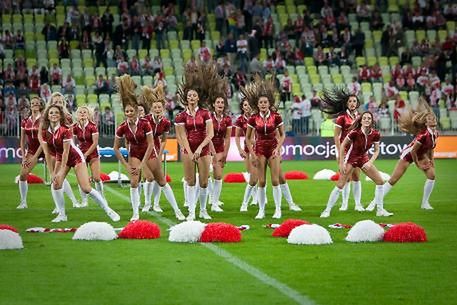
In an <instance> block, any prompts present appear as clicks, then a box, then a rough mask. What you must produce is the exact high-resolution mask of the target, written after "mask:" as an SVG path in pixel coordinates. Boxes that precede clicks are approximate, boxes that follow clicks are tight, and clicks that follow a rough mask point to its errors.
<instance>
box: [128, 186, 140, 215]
mask: <svg viewBox="0 0 457 305" xmlns="http://www.w3.org/2000/svg"><path fill="white" fill-rule="evenodd" d="M130 201H131V203H132V210H133V214H135V215H138V214H139V210H138V209H139V208H140V193H139V192H138V187H131V188H130Z"/></svg>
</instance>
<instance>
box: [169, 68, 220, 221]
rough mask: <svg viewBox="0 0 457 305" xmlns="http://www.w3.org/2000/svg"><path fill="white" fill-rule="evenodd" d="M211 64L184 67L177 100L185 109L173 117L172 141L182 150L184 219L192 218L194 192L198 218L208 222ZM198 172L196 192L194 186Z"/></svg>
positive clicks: (211, 126) (193, 212) (214, 69)
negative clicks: (174, 134)
mask: <svg viewBox="0 0 457 305" xmlns="http://www.w3.org/2000/svg"><path fill="white" fill-rule="evenodd" d="M216 69H217V68H216V66H215V65H214V63H208V64H204V63H201V62H199V63H197V64H196V65H195V66H194V65H188V66H186V70H185V77H184V82H183V84H181V86H180V89H179V91H178V97H179V99H180V101H181V103H182V104H183V105H184V106H185V109H184V111H182V112H181V113H179V114H178V115H177V116H176V118H175V126H176V138H177V140H178V143H179V144H180V145H181V147H182V152H183V154H182V159H183V165H184V180H185V181H186V183H187V186H185V187H184V192H185V194H184V196H185V198H186V200H187V204H188V209H189V215H188V216H187V220H194V219H195V208H196V205H197V195H196V194H197V191H198V194H199V199H200V213H199V217H200V218H203V219H211V217H210V216H209V215H208V212H207V210H206V202H207V199H208V189H207V187H208V178H209V169H210V162H211V156H210V151H209V144H210V142H211V139H212V138H213V136H214V129H213V120H212V119H211V114H210V112H209V111H208V110H207V109H205V108H206V107H207V97H208V87H207V86H208V84H209V83H210V82H209V81H208V80H209V79H211V77H213V76H214V75H216V74H217V70H216ZM196 170H198V179H199V189H198V190H197V186H196Z"/></svg>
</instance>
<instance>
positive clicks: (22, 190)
mask: <svg viewBox="0 0 457 305" xmlns="http://www.w3.org/2000/svg"><path fill="white" fill-rule="evenodd" d="M28 190H29V184H28V183H27V180H26V181H21V180H19V194H21V203H24V204H27V192H28Z"/></svg>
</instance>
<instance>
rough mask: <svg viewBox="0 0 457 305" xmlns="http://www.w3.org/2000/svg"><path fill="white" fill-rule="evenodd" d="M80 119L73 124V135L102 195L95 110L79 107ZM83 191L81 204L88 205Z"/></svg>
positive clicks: (78, 114) (78, 115)
mask: <svg viewBox="0 0 457 305" xmlns="http://www.w3.org/2000/svg"><path fill="white" fill-rule="evenodd" d="M76 116H77V118H78V121H77V122H76V123H75V124H73V135H74V137H75V138H76V139H77V140H78V147H79V149H81V151H82V152H83V154H84V158H85V160H86V164H87V165H88V166H89V167H90V171H91V173H92V180H93V181H94V182H95V189H96V190H97V191H98V192H99V193H100V194H101V195H102V196H104V194H103V182H102V181H101V179H100V156H99V154H98V150H97V146H98V128H97V125H96V124H95V123H94V121H93V112H92V110H91V109H90V108H89V107H87V106H81V107H78V109H77V110H76ZM79 191H80V193H81V198H82V200H81V206H82V207H86V206H87V195H86V193H84V192H83V191H82V189H81V188H80V189H79Z"/></svg>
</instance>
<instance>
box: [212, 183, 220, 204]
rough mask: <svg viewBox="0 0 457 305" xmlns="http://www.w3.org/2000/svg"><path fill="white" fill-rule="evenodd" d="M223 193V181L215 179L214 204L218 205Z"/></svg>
mask: <svg viewBox="0 0 457 305" xmlns="http://www.w3.org/2000/svg"><path fill="white" fill-rule="evenodd" d="M221 191H222V180H216V179H214V183H213V202H212V204H215V205H217V203H218V202H219V198H220V196H221Z"/></svg>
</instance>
